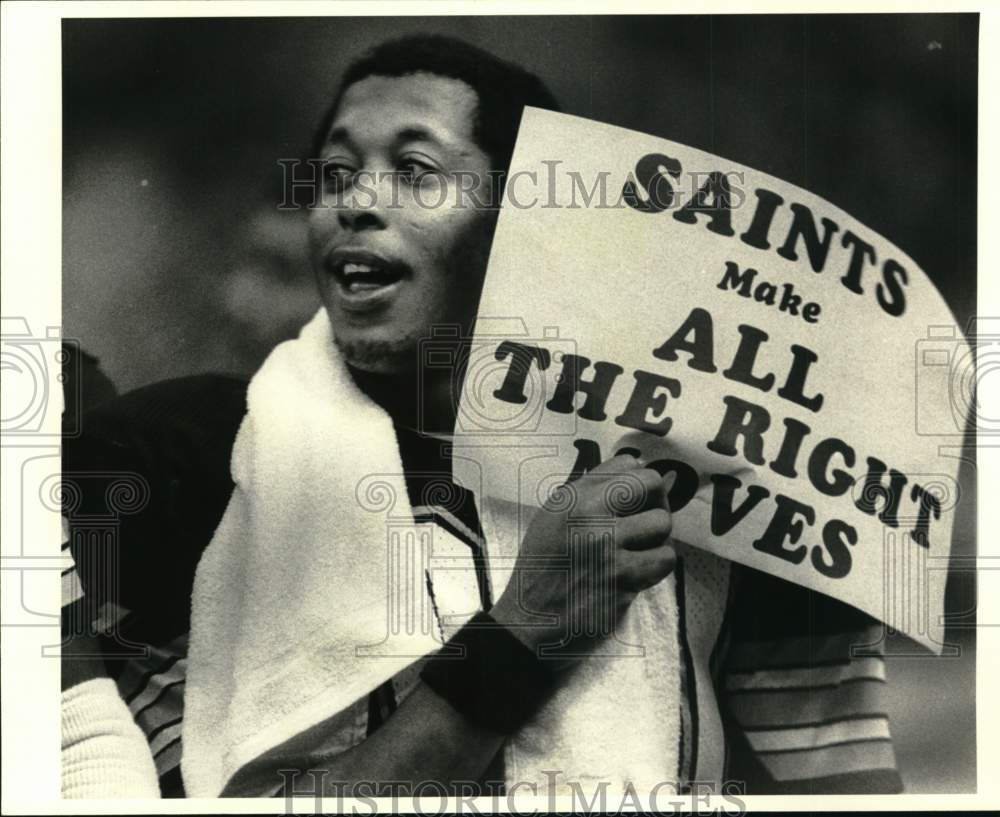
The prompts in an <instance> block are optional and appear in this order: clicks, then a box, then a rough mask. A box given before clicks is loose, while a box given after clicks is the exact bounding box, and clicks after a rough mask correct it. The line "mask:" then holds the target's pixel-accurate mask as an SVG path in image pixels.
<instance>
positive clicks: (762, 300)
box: [753, 281, 788, 306]
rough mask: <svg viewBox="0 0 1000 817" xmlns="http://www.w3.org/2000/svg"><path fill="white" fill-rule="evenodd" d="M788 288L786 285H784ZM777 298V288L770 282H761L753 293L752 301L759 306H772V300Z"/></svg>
mask: <svg viewBox="0 0 1000 817" xmlns="http://www.w3.org/2000/svg"><path fill="white" fill-rule="evenodd" d="M785 286H788V284H785ZM777 296H778V287H777V286H775V285H774V284H772V283H771V282H770V281H761V282H760V283H759V284H757V288H756V289H755V290H754V291H753V299H754V300H755V301H756V302H757V303H759V304H767V305H768V306H774V299H775V298H776V297H777Z"/></svg>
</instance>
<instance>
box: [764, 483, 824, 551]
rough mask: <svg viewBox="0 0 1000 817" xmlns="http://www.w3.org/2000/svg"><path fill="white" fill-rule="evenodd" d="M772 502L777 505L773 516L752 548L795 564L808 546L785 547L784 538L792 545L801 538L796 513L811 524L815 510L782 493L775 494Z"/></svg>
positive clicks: (800, 521)
mask: <svg viewBox="0 0 1000 817" xmlns="http://www.w3.org/2000/svg"><path fill="white" fill-rule="evenodd" d="M774 502H775V504H776V505H777V506H778V507H777V508H775V511H774V516H772V517H771V521H770V522H769V523H768V525H767V528H766V529H765V530H764V533H763V534H761V537H760V538H759V539H757V540H756V541H755V542H754V543H753V548H754V550H759V551H761V552H762V553H769V554H771V555H772V556H777V557H778V558H779V559H784V560H785V561H788V562H791V563H792V564H793V565H797V564H799V563H800V562H801V561H802V560H803V559H804V558H805V557H806V550H808V548H807V547H806V546H805V545H799V546H798V547H797V548H786V547H785V539H786V538H787V539H788V543H789V544H791V545H794V544H795V543H796V542H798V541H799V539H801V538H802V520H801V519H796V518H795V516H796V514H798V515H799V516H801V517H802V518H803V519H805V520H806V522H808V523H809V524H810V525H812V524H813V522H815V521H816V511H815V510H813V509H812V508H810V507H809V506H808V505H803V504H802V503H801V502H796V501H795V500H794V499H789V498H788V497H787V496H784V495H782V494H776V495H775V497H774Z"/></svg>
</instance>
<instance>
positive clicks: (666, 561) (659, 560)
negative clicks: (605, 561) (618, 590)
mask: <svg viewBox="0 0 1000 817" xmlns="http://www.w3.org/2000/svg"><path fill="white" fill-rule="evenodd" d="M616 556H617V558H618V559H619V570H618V578H619V584H620V585H621V587H622V588H623V589H624V590H627V591H630V592H635V593H638V592H639V591H640V590H645V589H647V588H649V587H652V586H653V585H655V584H658V583H659V582H661V581H663V579H665V578H666V577H667V576H669V575H670V574H671V572H672V571H673V569H674V565H676V563H677V554H676V552H675V551H674V548H673V546H671V545H661V546H660V547H656V548H651V549H649V550H620V551H618V552H617V554H616Z"/></svg>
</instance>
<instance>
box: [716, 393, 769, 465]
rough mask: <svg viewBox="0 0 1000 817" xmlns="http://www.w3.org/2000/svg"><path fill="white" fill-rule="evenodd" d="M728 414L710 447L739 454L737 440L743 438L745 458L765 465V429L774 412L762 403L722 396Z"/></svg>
mask: <svg viewBox="0 0 1000 817" xmlns="http://www.w3.org/2000/svg"><path fill="white" fill-rule="evenodd" d="M723 401H724V402H725V404H726V416H725V417H723V418H722V425H721V426H719V431H718V433H717V434H716V435H715V439H714V440H712V441H711V442H710V443H708V450H709V451H714V452H715V453H716V454H722V455H723V456H726V457H735V456H736V453H737V451H736V439H737V437H740V436H742V437H743V458H744V459H745V460H746V461H747V462H751V463H753V464H754V465H763V464H764V436H763V435H764V432H765V431H767V429H768V426H770V425H771V415H770V414H768V413H767V409H765V408H764V407H763V406H758V405H755V404H754V403H748V402H747V401H746V400H741V399H740V398H739V397H733V396H731V395H730V396H727V397H724V398H723Z"/></svg>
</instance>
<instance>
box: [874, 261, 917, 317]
mask: <svg viewBox="0 0 1000 817" xmlns="http://www.w3.org/2000/svg"><path fill="white" fill-rule="evenodd" d="M882 280H883V281H885V286H883V285H882V284H879V285H878V286H876V287H875V299H876V300H877V301H878V305H879V306H881V307H882V309H884V310H885V311H886V313H887V314H889V315H892V316H893V317H894V318H895V317H899V316H900V315H902V314H903V313H904V312H905V311H906V295H905V293H904V292H903V285H904V284H906V283H908V282H909V280H910V279H909V276H908V275H907V274H906V270H905V269H903V266H902V264H900V263H899V262H898V261H895V260H893V259H892V258H888V259H886V262H885V263H884V264H883V265H882ZM886 293H888V295H887V294H886Z"/></svg>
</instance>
